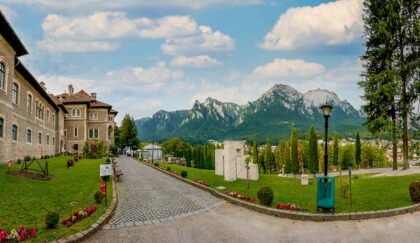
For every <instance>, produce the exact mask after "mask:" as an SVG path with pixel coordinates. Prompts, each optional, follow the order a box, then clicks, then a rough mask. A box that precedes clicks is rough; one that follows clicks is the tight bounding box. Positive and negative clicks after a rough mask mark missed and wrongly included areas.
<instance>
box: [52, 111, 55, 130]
mask: <svg viewBox="0 0 420 243" xmlns="http://www.w3.org/2000/svg"><path fill="white" fill-rule="evenodd" d="M52 124H53V127H54V128H55V114H54V113H53V114H52Z"/></svg>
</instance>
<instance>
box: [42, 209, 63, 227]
mask: <svg viewBox="0 0 420 243" xmlns="http://www.w3.org/2000/svg"><path fill="white" fill-rule="evenodd" d="M58 221H60V215H58V213H56V212H48V213H47V215H46V216H45V225H46V226H47V229H55V228H56V227H57V225H58Z"/></svg>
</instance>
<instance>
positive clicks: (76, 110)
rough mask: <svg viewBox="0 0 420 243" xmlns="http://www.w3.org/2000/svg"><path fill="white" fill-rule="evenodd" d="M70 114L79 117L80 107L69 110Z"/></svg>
mask: <svg viewBox="0 0 420 243" xmlns="http://www.w3.org/2000/svg"><path fill="white" fill-rule="evenodd" d="M71 116H74V117H80V116H81V112H80V109H73V110H71Z"/></svg>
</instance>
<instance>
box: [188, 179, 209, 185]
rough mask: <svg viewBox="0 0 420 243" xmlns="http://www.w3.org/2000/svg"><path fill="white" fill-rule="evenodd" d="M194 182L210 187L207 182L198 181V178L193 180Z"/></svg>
mask: <svg viewBox="0 0 420 243" xmlns="http://www.w3.org/2000/svg"><path fill="white" fill-rule="evenodd" d="M191 180H192V181H193V182H197V183H199V184H201V185H203V186H209V183H207V182H206V181H202V180H199V179H197V178H192V179H191Z"/></svg>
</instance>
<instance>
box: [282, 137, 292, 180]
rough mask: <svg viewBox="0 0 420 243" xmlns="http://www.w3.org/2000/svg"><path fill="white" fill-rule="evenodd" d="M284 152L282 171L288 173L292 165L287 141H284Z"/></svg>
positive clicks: (290, 171)
mask: <svg viewBox="0 0 420 243" xmlns="http://www.w3.org/2000/svg"><path fill="white" fill-rule="evenodd" d="M283 151H284V154H283V160H284V173H286V174H290V173H292V165H291V162H290V146H289V143H288V142H285V143H284V150H283Z"/></svg>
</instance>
